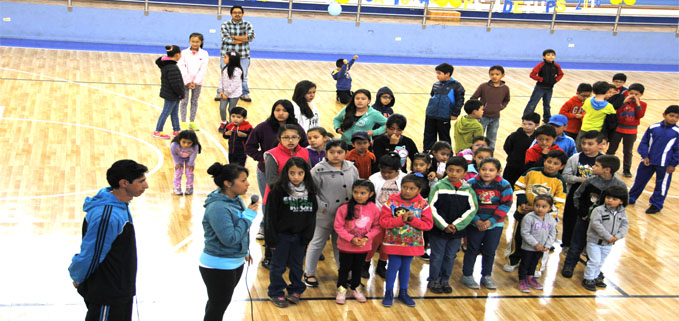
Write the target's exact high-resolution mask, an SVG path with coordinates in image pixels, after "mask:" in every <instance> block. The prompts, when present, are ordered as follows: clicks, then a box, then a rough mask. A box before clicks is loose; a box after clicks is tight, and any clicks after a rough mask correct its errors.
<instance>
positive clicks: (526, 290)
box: [519, 280, 530, 293]
mask: <svg viewBox="0 0 679 321" xmlns="http://www.w3.org/2000/svg"><path fill="white" fill-rule="evenodd" d="M519 291H521V292H523V293H530V288H528V282H526V280H519Z"/></svg>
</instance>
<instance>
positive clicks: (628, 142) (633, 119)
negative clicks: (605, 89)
mask: <svg viewBox="0 0 679 321" xmlns="http://www.w3.org/2000/svg"><path fill="white" fill-rule="evenodd" d="M625 93H626V95H627V97H626V98H625V101H624V102H623V105H622V107H620V108H619V109H618V110H617V111H616V112H617V114H618V127H617V128H616V129H615V132H614V133H613V136H612V137H611V141H610V145H609V146H608V151H606V154H607V155H614V154H615V152H616V151H617V150H618V146H619V145H620V141H621V140H622V154H623V161H622V175H623V176H625V177H632V172H631V171H630V170H631V168H632V152H633V150H634V142H635V141H636V140H637V127H638V126H639V122H640V120H641V118H642V117H644V114H645V113H646V103H645V102H643V101H641V96H643V95H644V85H642V84H638V83H636V84H631V85H630V86H629V90H628V91H626V92H625Z"/></svg>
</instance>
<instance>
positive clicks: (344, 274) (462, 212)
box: [154, 35, 679, 307]
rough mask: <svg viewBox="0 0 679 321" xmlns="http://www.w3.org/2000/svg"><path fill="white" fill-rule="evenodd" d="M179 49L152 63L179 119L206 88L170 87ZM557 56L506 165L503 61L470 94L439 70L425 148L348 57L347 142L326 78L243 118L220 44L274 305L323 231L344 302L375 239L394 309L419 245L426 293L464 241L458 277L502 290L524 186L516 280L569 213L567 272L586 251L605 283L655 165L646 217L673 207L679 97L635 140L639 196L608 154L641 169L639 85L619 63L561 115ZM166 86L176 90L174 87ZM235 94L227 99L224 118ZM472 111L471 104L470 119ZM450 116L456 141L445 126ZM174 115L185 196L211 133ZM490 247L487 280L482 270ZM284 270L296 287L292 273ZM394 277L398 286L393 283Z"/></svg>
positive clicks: (309, 276)
mask: <svg viewBox="0 0 679 321" xmlns="http://www.w3.org/2000/svg"><path fill="white" fill-rule="evenodd" d="M191 39H192V40H191V48H189V49H190V50H192V51H193V49H194V41H193V35H192V38H191ZM201 43H202V42H201ZM175 47H176V46H169V47H168V48H167V50H168V56H167V57H164V58H159V59H158V62H157V63H158V64H159V66H161V69H162V70H163V77H164V78H163V79H165V78H168V79H170V80H168V82H167V83H168V85H167V86H165V85H164V86H163V87H162V88H161V97H163V98H165V99H166V105H169V106H170V107H169V109H170V112H169V113H168V114H169V115H176V112H175V111H174V109H173V108H176V107H173V106H174V105H173V103H167V101H168V100H171V99H174V98H180V99H181V98H184V99H185V97H187V96H188V90H189V89H191V90H194V92H193V94H194V97H195V96H196V95H197V93H196V92H198V94H199V92H200V81H201V80H202V79H201V78H195V77H194V78H191V82H189V83H188V84H185V85H186V86H185V87H186V88H188V89H186V88H184V89H186V92H185V91H184V90H182V91H181V93H180V92H179V88H180V87H179V86H177V85H176V84H174V83H172V84H171V85H170V83H171V82H172V81H174V80H172V79H174V78H176V75H174V73H175V72H174V71H173V70H171V69H172V68H171V66H172V65H173V63H171V62H168V61H174V62H175V63H176V62H177V61H178V60H179V59H180V58H181V57H182V54H181V53H178V48H175ZM197 52H200V49H199V50H198V51H197ZM189 54H192V55H193V53H192V52H187V53H186V54H184V55H183V56H184V57H185V56H188V55H189ZM177 55H179V56H180V57H179V58H178V57H177ZM555 55H556V53H555V52H554V51H553V50H546V51H545V52H544V53H543V58H544V62H542V63H540V64H539V65H537V66H536V67H535V68H534V69H533V70H532V72H531V74H530V76H531V78H533V79H535V80H536V81H537V83H536V87H535V90H534V92H533V95H532V96H531V99H530V101H529V103H528V106H527V107H526V110H525V112H524V115H523V117H522V124H521V127H520V128H519V129H517V131H516V132H514V133H512V134H511V135H509V137H507V139H506V140H505V142H504V144H503V149H504V150H505V152H506V153H507V162H506V166H505V167H504V173H503V172H502V169H503V168H502V164H501V162H500V161H499V160H498V159H497V158H494V146H495V143H496V141H497V129H498V127H499V118H500V112H501V110H503V109H504V108H506V107H507V105H508V103H509V99H510V94H509V88H508V86H507V85H506V84H505V83H504V82H503V81H502V78H503V76H504V69H503V68H502V66H493V67H491V68H490V69H489V76H490V80H489V81H488V82H487V83H483V84H481V85H480V86H479V87H478V89H477V90H476V91H475V92H474V94H473V95H472V97H471V99H470V100H468V101H466V102H465V101H464V93H465V92H464V87H463V86H462V85H461V84H460V83H459V82H458V81H456V80H454V79H453V78H452V74H453V70H454V68H453V66H451V65H449V64H445V63H444V64H441V65H438V66H436V68H435V71H436V77H437V80H438V81H437V82H436V83H435V84H434V86H433V88H432V91H431V98H430V100H429V102H428V105H427V108H426V118H425V128H424V135H423V148H424V150H425V151H426V152H425V153H420V152H419V151H418V149H417V146H416V145H415V143H414V142H413V140H412V139H411V138H409V137H407V136H405V135H403V130H404V129H405V128H406V124H407V119H406V117H405V116H403V115H401V114H398V113H394V111H393V108H392V107H393V106H394V102H395V97H394V94H393V92H392V91H391V90H390V89H389V88H387V87H384V88H381V89H380V90H379V91H378V95H377V98H376V102H375V104H374V105H372V106H371V105H370V103H371V93H370V92H369V91H368V90H365V89H358V90H356V91H355V92H352V91H351V77H350V76H349V73H348V71H349V69H350V68H351V66H352V65H353V64H354V62H355V61H356V59H357V58H358V56H354V57H353V59H352V60H351V61H349V62H347V61H346V60H344V59H340V60H338V61H337V64H336V65H337V70H335V71H334V72H333V77H334V78H335V79H336V80H337V99H338V101H340V102H342V103H346V104H347V105H346V106H345V107H344V108H343V109H342V110H341V111H340V112H339V113H338V114H337V116H336V117H335V118H334V119H333V127H334V130H335V132H336V133H337V134H339V135H340V138H338V139H335V138H333V136H334V135H333V134H332V133H330V132H328V131H327V130H326V129H324V128H322V127H319V126H318V124H319V123H320V121H319V119H318V112H317V109H316V107H315V105H314V104H313V98H314V95H315V90H316V86H315V84H313V83H311V82H308V81H303V82H300V83H298V86H297V87H299V88H297V87H296V89H295V94H294V95H293V101H294V103H293V102H291V101H289V100H285V99H282V100H279V101H277V102H275V103H274V105H273V106H272V111H271V116H270V117H269V118H268V119H267V120H265V121H264V122H262V123H261V124H259V125H257V126H256V127H255V128H254V129H253V127H252V126H251V125H250V124H249V123H248V122H247V120H246V119H247V110H246V109H245V108H242V107H236V106H235V103H231V102H229V101H228V100H229V98H230V97H231V94H228V92H229V89H228V88H231V87H233V88H237V87H238V88H239V86H231V85H232V84H229V81H230V80H233V79H236V80H237V78H238V77H239V76H238V75H239V74H238V72H237V70H238V67H237V61H238V56H237V54H235V55H231V54H229V55H227V56H225V58H224V62H225V64H226V66H225V69H224V71H223V72H224V73H225V74H226V76H223V77H222V80H223V81H222V82H220V85H221V87H220V88H222V93H223V96H222V98H224V99H223V100H222V103H223V104H222V105H223V106H222V107H221V108H220V112H221V115H222V121H223V123H222V124H221V125H220V132H222V134H223V136H224V138H225V139H228V141H229V161H230V162H233V163H239V164H241V165H244V163H245V160H246V158H247V156H250V157H252V158H253V159H255V160H257V161H258V162H259V164H258V173H257V174H258V175H257V176H258V184H259V185H260V186H259V187H260V192H261V193H262V195H263V196H264V213H265V215H264V221H263V226H262V229H261V230H260V235H258V236H261V238H262V239H264V240H265V245H266V247H267V254H266V255H265V260H264V261H263V265H264V266H265V267H267V268H268V269H270V272H269V274H270V285H269V289H268V295H269V297H270V298H271V300H272V302H273V303H274V304H275V305H276V306H278V307H286V306H287V305H288V304H289V303H293V304H296V303H298V302H299V299H300V297H301V295H302V293H303V292H304V290H305V288H306V286H307V285H308V286H312V287H313V286H318V284H319V279H318V278H317V277H316V274H315V273H316V267H317V263H318V261H319V260H322V259H323V257H322V254H321V252H322V250H323V247H324V246H325V244H326V242H327V239H328V238H330V239H331V240H332V244H333V251H334V259H335V263H336V265H337V267H338V280H337V296H336V302H337V303H338V304H344V303H345V302H346V298H347V295H348V294H349V295H351V296H353V297H354V298H355V299H356V300H357V301H358V302H365V301H366V298H365V296H364V295H363V294H362V292H361V290H360V288H359V286H360V284H361V277H370V265H371V264H370V262H371V261H372V258H373V256H374V254H375V253H376V252H377V251H378V250H379V253H380V257H379V260H378V264H377V266H376V268H375V274H377V275H380V276H382V277H383V278H385V280H386V286H385V294H384V299H383V301H382V303H383V305H384V306H391V305H392V304H393V300H394V298H397V299H398V300H400V301H401V302H403V303H404V304H406V305H407V306H414V305H415V302H414V301H413V300H412V298H411V297H410V296H409V295H408V292H407V289H408V280H409V275H410V265H411V262H412V260H413V258H414V257H415V256H423V257H428V258H429V260H430V264H429V277H428V285H427V287H428V289H430V290H431V291H432V292H433V293H451V292H452V287H451V285H450V283H449V279H450V275H451V273H452V268H453V263H454V261H455V258H456V256H457V252H458V251H459V249H460V248H461V247H462V246H463V245H464V246H465V247H466V252H465V254H464V260H463V267H462V279H461V283H462V284H463V285H465V286H467V287H469V288H473V289H478V288H480V286H481V285H483V286H484V287H486V288H488V289H495V288H496V287H497V286H496V284H495V282H494V280H493V278H492V268H493V262H494V259H495V252H496V250H497V246H498V244H499V242H500V239H501V236H502V230H503V228H504V224H505V221H506V220H505V219H506V216H507V214H508V213H509V212H510V208H511V207H512V205H513V202H514V193H516V199H517V200H516V211H515V212H514V215H513V217H514V232H513V236H512V239H511V243H510V245H509V246H508V249H507V251H506V253H505V259H506V264H505V265H504V270H505V271H508V272H512V271H514V270H515V269H517V268H518V280H519V282H518V288H519V290H520V291H522V292H529V291H530V289H531V288H532V289H542V285H541V284H540V283H539V282H538V278H540V276H541V274H542V273H541V272H542V271H544V268H545V265H546V262H547V260H546V259H547V255H545V253H549V251H550V249H553V244H554V243H555V240H556V235H557V222H558V220H559V219H558V212H559V211H560V210H562V209H563V232H562V252H563V253H565V254H567V255H566V260H565V262H564V266H563V268H562V275H563V276H564V277H572V275H573V271H574V268H575V266H576V263H577V262H578V260H579V259H580V254H581V253H582V252H583V250H586V253H587V256H588V261H587V267H586V269H585V271H584V280H583V286H584V287H585V288H586V289H588V290H596V288H597V287H605V283H604V279H603V274H602V273H601V272H600V270H601V265H602V264H603V262H604V260H605V257H606V255H607V254H608V253H609V251H610V248H611V246H612V244H614V243H615V242H616V241H617V240H619V239H621V238H623V237H624V236H625V234H626V232H627V229H628V227H629V222H628V220H627V217H626V214H625V206H627V204H628V203H629V204H634V202H635V201H636V199H637V198H638V197H639V195H640V193H641V191H642V190H643V188H644V186H645V185H646V183H647V182H648V180H649V179H650V177H651V176H652V175H653V174H654V173H655V175H656V180H657V182H656V190H655V192H654V194H653V196H652V197H651V207H650V208H649V209H648V210H647V213H649V214H652V213H657V212H658V211H660V210H661V209H662V205H663V200H664V198H665V196H666V193H667V190H668V189H669V183H670V180H671V175H672V173H673V172H674V168H675V166H676V165H677V163H679V127H677V126H676V122H677V120H678V119H679V106H676V105H674V106H670V107H668V108H667V109H666V110H665V112H664V114H663V115H664V120H663V121H662V122H660V123H656V124H653V125H652V126H650V127H649V129H648V130H647V131H646V133H645V134H644V136H643V139H642V142H641V144H640V145H639V147H638V152H639V153H640V154H641V156H642V158H643V161H642V162H641V164H640V165H639V168H638V170H637V177H636V179H635V182H634V186H633V187H632V189H631V191H630V193H629V196H628V193H627V188H626V185H625V184H624V182H622V181H621V180H620V179H618V178H616V177H615V172H616V171H617V170H618V169H619V168H620V161H619V159H618V158H617V157H615V156H613V155H612V154H614V153H615V152H616V150H617V147H618V145H619V143H620V141H622V142H623V154H624V155H625V156H624V162H623V166H622V167H623V175H624V176H626V177H631V172H630V170H631V149H632V146H633V142H634V141H635V140H636V130H637V129H636V128H637V126H638V125H639V119H640V118H641V117H643V116H644V113H645V109H646V104H645V103H644V102H642V101H641V100H640V97H642V95H643V93H644V87H643V85H641V84H632V85H630V87H629V89H628V88H625V87H623V85H624V83H625V81H626V79H625V77H624V75H622V74H617V75H615V76H614V79H613V84H608V83H607V82H604V81H599V82H596V83H594V84H593V85H589V84H581V85H579V86H578V88H577V93H576V96H574V97H573V98H572V99H570V100H569V101H568V102H566V104H564V106H563V107H562V108H561V110H560V114H558V115H554V116H551V114H550V111H549V102H550V99H551V93H552V88H553V86H554V84H556V83H557V82H558V81H559V80H560V79H561V77H562V76H563V72H562V71H561V68H560V66H559V65H558V64H556V63H554V58H555ZM192 68H195V67H192ZM192 70H193V69H192ZM173 77H174V78H173ZM164 84H165V82H164ZM175 87H177V88H175ZM196 88H198V90H197V91H196ZM168 90H169V91H171V92H172V94H173V96H172V97H170V96H167V95H166V96H163V93H164V92H168ZM592 94H593V95H594V97H591V98H589V97H590V96H591V95H592ZM234 96H235V97H238V96H239V95H234ZM168 97H169V98H168ZM540 99H542V100H543V104H544V114H543V122H544V123H546V124H545V125H542V126H539V127H538V125H539V124H540V115H539V114H536V113H534V108H535V105H536V104H537V102H538V101H539V100H540ZM225 101H226V103H225ZM227 103H228V105H231V106H230V107H229V108H228V111H229V117H230V119H229V120H230V121H228V122H227V121H226V110H227V109H226V107H225V106H226V105H227ZM166 107H167V106H166ZM462 109H464V111H465V113H466V115H464V116H462V117H460V112H461V110H462ZM173 113H174V114H173ZM163 114H165V110H164V111H163ZM193 115H194V112H192V117H193ZM162 117H163V116H162V115H161V118H162ZM165 117H167V115H165ZM175 118H176V117H175ZM192 119H193V118H192ZM160 120H161V119H159V123H161V122H160ZM162 120H163V122H164V119H162ZM452 121H455V125H454V135H453V136H454V143H455V144H454V145H451V139H450V135H449V132H450V128H451V124H450V123H451V122H452ZM174 125H175V122H174V118H173V129H175V133H174V136H175V137H174V139H173V140H172V144H171V147H170V148H171V152H172V155H173V158H174V160H175V181H174V183H175V188H174V192H175V193H176V194H182V190H181V177H182V173H186V175H187V188H186V190H185V194H187V195H188V194H191V193H192V191H193V186H192V181H193V166H194V160H195V157H196V155H197V154H198V153H199V152H200V144H199V143H198V139H197V137H196V135H195V132H194V130H195V128H190V127H189V129H188V130H184V131H181V132H179V128H178V126H177V127H174ZM157 132H161V134H162V126H161V127H160V130H158V128H157V131H156V133H154V135H156V134H157ZM156 137H158V135H156ZM163 138H164V137H163ZM607 143H609V146H608V148H606V144H607ZM453 146H454V147H453ZM603 152H606V154H608V155H603ZM408 159H409V160H410V166H408ZM408 172H409V173H408ZM406 173H408V174H406ZM260 174H261V179H260ZM501 174H502V175H501ZM463 243H464V244H463ZM427 247H428V248H429V249H430V254H429V255H427V253H426V249H427ZM479 254H481V255H482V267H481V279H480V283H481V285H479V283H477V279H476V278H475V277H474V276H473V270H474V264H475V261H476V257H477V256H478V255H479ZM286 268H287V269H289V270H290V275H289V276H290V282H291V284H287V282H285V280H284V279H283V277H282V275H283V273H284V272H285V270H286ZM397 277H398V279H399V285H398V286H399V292H398V293H397V295H394V292H393V291H394V286H395V281H396V278H397ZM305 283H306V285H305ZM286 292H287V294H286Z"/></svg>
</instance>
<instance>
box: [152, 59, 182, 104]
mask: <svg viewBox="0 0 679 321" xmlns="http://www.w3.org/2000/svg"><path fill="white" fill-rule="evenodd" d="M156 65H157V66H158V68H160V97H162V98H163V99H166V100H173V101H174V100H181V99H182V98H183V97H184V79H183V78H182V73H181V71H179V67H177V62H176V61H174V60H172V58H170V57H168V56H163V57H158V59H156Z"/></svg>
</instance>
